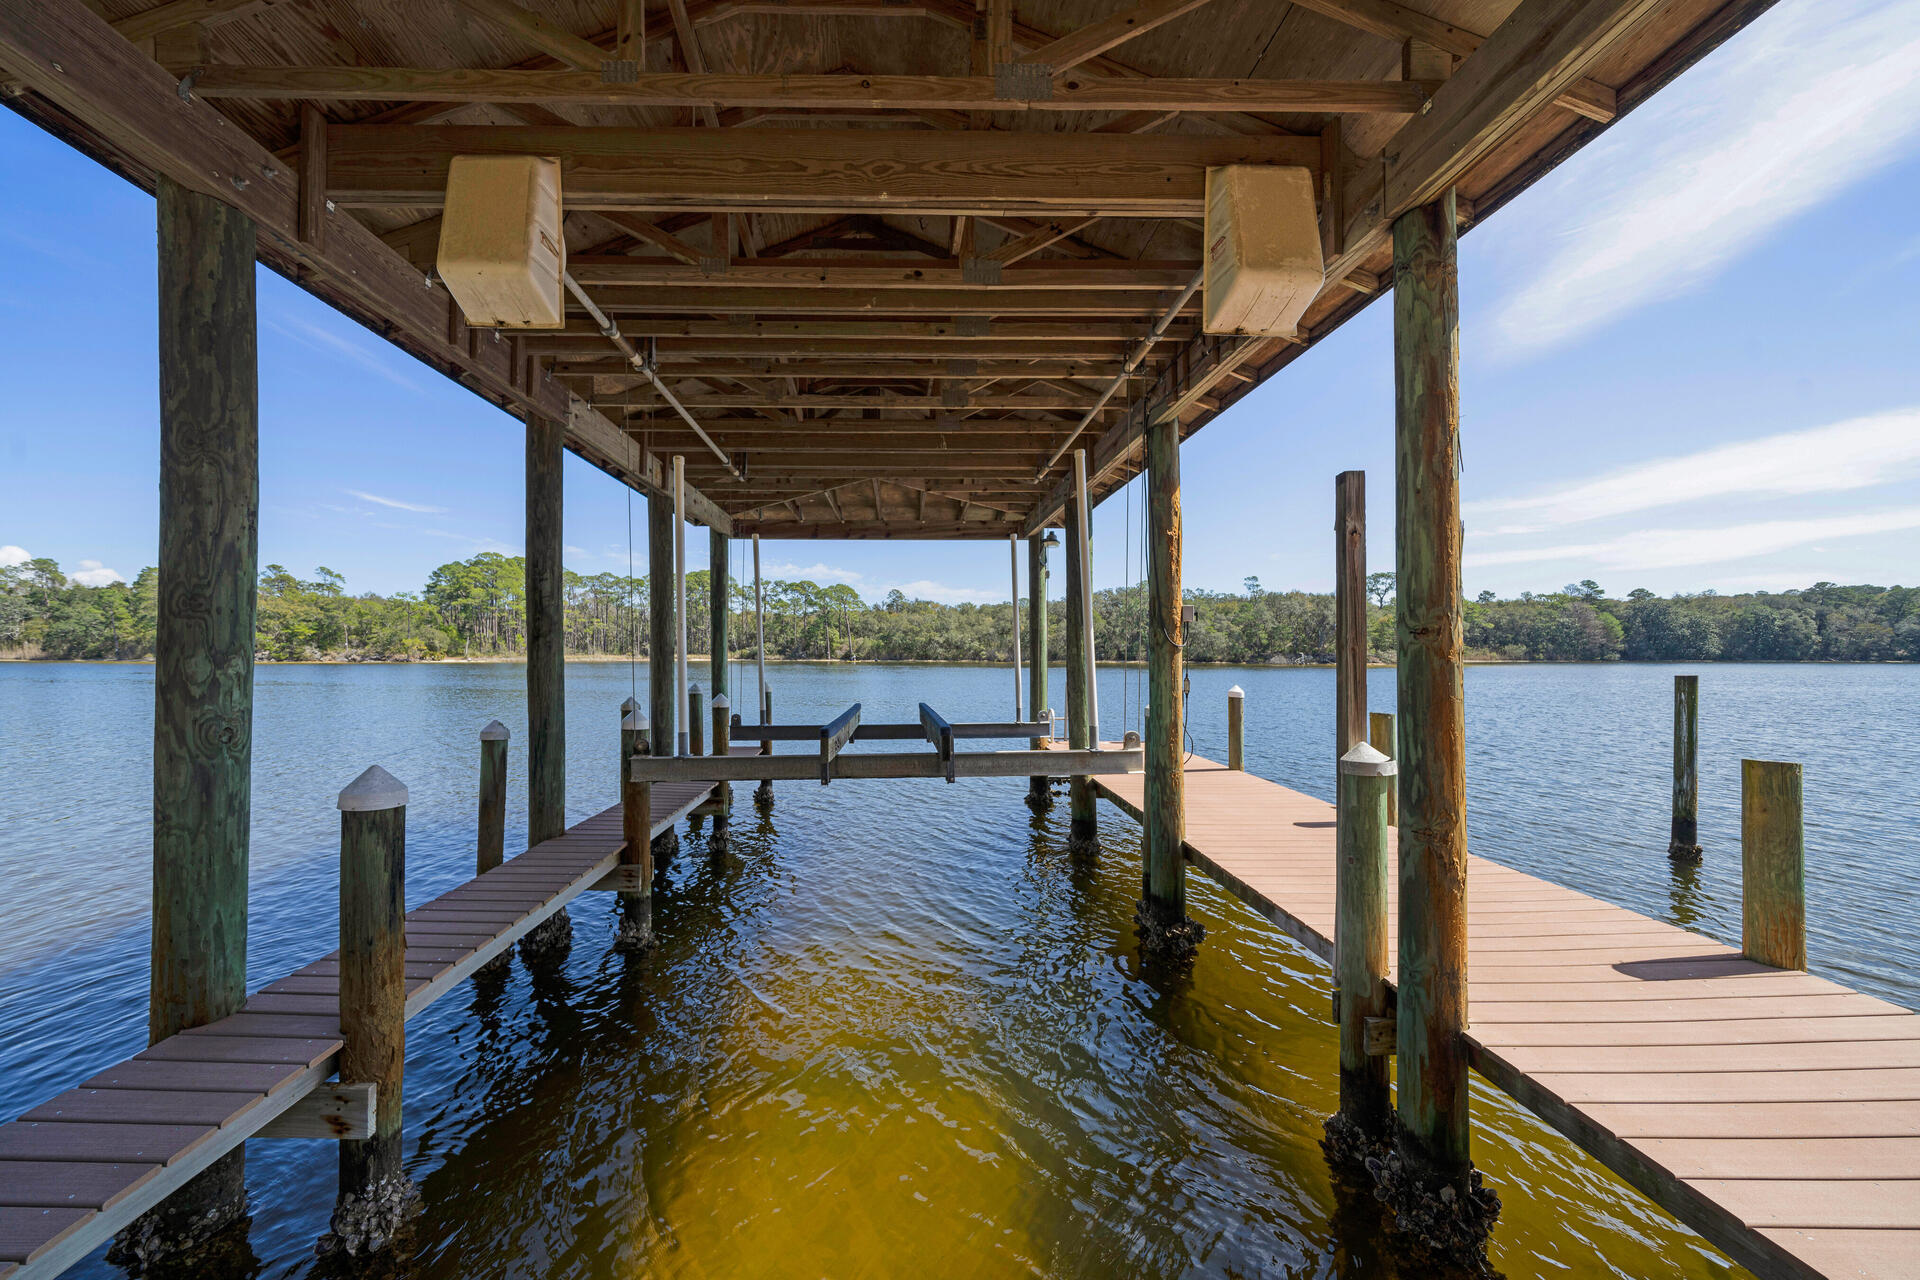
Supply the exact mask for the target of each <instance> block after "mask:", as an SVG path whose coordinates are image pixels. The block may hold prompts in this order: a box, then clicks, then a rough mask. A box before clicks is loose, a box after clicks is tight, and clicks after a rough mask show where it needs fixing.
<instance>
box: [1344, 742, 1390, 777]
mask: <svg viewBox="0 0 1920 1280" xmlns="http://www.w3.org/2000/svg"><path fill="white" fill-rule="evenodd" d="M1340 772H1342V773H1344V774H1347V775H1348V776H1349V777H1359V778H1391V777H1392V776H1393V775H1394V774H1396V773H1398V772H1400V766H1399V765H1398V764H1397V763H1395V762H1394V759H1393V757H1392V756H1390V755H1387V754H1386V753H1385V752H1383V751H1379V750H1376V749H1375V748H1374V747H1372V746H1371V745H1369V744H1367V743H1365V742H1362V743H1361V744H1359V745H1358V746H1356V747H1355V748H1354V749H1353V750H1351V751H1349V752H1347V754H1345V755H1343V756H1341V757H1340Z"/></svg>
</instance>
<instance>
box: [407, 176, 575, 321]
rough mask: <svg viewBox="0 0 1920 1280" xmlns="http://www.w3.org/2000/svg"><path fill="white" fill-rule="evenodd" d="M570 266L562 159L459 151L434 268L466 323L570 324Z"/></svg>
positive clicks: (448, 184) (443, 216) (442, 221)
mask: <svg viewBox="0 0 1920 1280" xmlns="http://www.w3.org/2000/svg"><path fill="white" fill-rule="evenodd" d="M566 269H567V242H566V240H565V238H564V237H563V236H562V234H561V230H560V162H559V160H557V159H555V158H553V157H551V156H455V157H453V159H452V161H451V162H450V163H449V164H448V166H447V201H446V208H445V210H444V211H443V212H442V215H441V219H440V252H439V259H438V262H437V264H436V270H437V271H438V272H439V274H440V279H441V280H443V281H445V282H446V286H447V291H448V292H449V293H451V294H453V299H454V301H455V302H457V303H459V304H460V310H461V311H462V312H463V313H464V314H465V315H466V317H467V323H468V324H470V325H472V326H474V327H475V328H484V329H559V328H564V327H565V325H566V305H565V297H564V293H563V288H564V286H563V285H562V283H561V276H562V275H563V274H565V272H566Z"/></svg>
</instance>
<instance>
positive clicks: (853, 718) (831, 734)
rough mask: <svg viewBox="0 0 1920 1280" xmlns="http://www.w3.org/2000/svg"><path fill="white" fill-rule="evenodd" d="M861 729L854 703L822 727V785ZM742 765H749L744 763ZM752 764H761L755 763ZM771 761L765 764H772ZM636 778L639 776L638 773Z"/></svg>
mask: <svg viewBox="0 0 1920 1280" xmlns="http://www.w3.org/2000/svg"><path fill="white" fill-rule="evenodd" d="M859 727H860V704H859V703H857V702H856V703H854V704H853V705H852V706H850V707H848V708H847V709H846V710H845V711H842V712H841V713H840V714H839V715H837V716H835V717H834V718H833V719H831V720H829V721H827V722H826V723H825V724H823V725H821V726H820V785H821V786H823V787H824V786H826V785H827V783H829V782H831V781H832V780H833V761H834V757H836V756H838V755H839V754H840V751H841V748H843V747H845V746H846V745H847V743H849V742H851V741H853V732H854V730H855V729H858V728H859ZM742 763H747V762H746V761H742ZM752 763H756V764H758V763H761V762H760V761H753V762H752ZM772 763H773V762H772V761H771V760H768V761H766V762H765V764H768V765H770V764H772ZM635 776H636V777H637V776H638V773H637V772H636V774H635Z"/></svg>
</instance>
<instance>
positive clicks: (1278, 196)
mask: <svg viewBox="0 0 1920 1280" xmlns="http://www.w3.org/2000/svg"><path fill="white" fill-rule="evenodd" d="M1206 254H1207V260H1206V268H1207V276H1206V292H1205V297H1204V301H1203V304H1202V307H1201V313H1202V326H1203V327H1204V328H1205V330H1206V332H1208V333H1244V334H1254V335H1257V336H1260V337H1269V338H1291V337H1295V336H1297V334H1298V332H1299V326H1300V317H1301V316H1302V315H1303V314H1304V313H1305V312H1306V309H1307V304H1308V303H1310V302H1312V301H1313V300H1314V298H1315V297H1316V296H1317V295H1318V294H1319V292H1320V288H1321V285H1322V284H1323V283H1324V281H1325V276H1326V268H1325V266H1324V264H1323V263H1322V261H1321V257H1320V222H1319V219H1318V217H1317V216H1316V215H1315V212H1314V204H1313V173H1312V171H1311V170H1309V169H1305V168H1302V167H1300V166H1298V165H1249V164H1235V165H1222V166H1217V167H1215V168H1211V169H1208V170H1207V221H1206Z"/></svg>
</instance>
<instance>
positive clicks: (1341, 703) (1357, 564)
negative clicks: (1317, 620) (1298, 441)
mask: <svg viewBox="0 0 1920 1280" xmlns="http://www.w3.org/2000/svg"><path fill="white" fill-rule="evenodd" d="M1333 636H1334V638H1333V654H1334V682H1333V683H1334V699H1333V707H1334V711H1333V720H1334V731H1333V758H1334V760H1335V761H1336V762H1338V761H1340V760H1343V759H1345V758H1346V754H1347V752H1349V751H1351V750H1353V749H1354V747H1356V746H1358V745H1359V744H1360V743H1362V742H1365V741H1366V737H1367V473H1366V472H1364V471H1342V472H1341V473H1340V474H1339V475H1337V476H1335V477H1334V478H1333ZM1345 778H1346V773H1345V771H1344V770H1340V771H1338V773H1337V777H1336V781H1335V794H1336V802H1335V805H1336V807H1335V812H1336V813H1338V800H1337V796H1338V794H1339V789H1340V788H1342V787H1344V786H1345V785H1346V782H1345Z"/></svg>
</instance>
